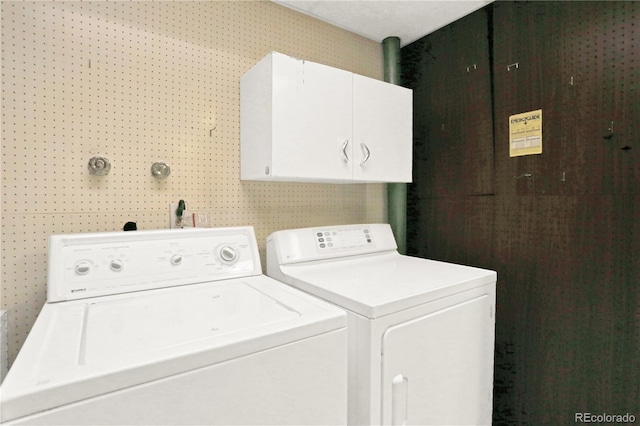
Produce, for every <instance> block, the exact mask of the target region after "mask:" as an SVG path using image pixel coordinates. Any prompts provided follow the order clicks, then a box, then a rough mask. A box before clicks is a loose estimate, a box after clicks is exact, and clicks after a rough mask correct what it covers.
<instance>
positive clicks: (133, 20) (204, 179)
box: [1, 1, 385, 362]
mask: <svg viewBox="0 0 640 426" xmlns="http://www.w3.org/2000/svg"><path fill="white" fill-rule="evenodd" d="M272 50H275V51H279V52H282V53H285V54H289V55H292V56H295V57H299V58H303V59H307V60H311V61H315V62H320V63H324V64H327V65H330V66H334V67H337V68H342V69H346V70H349V71H352V72H356V73H358V74H362V75H367V76H369V77H373V78H378V79H381V78H382V52H381V50H382V49H381V48H380V45H379V44H378V43H376V42H373V41H371V40H367V39H365V38H362V37H360V36H357V35H354V34H352V33H349V32H346V31H344V30H341V29H338V28H335V27H332V26H330V25H328V24H325V23H323V22H320V21H318V20H315V19H312V18H310V17H308V16H305V15H302V14H299V13H297V12H294V11H292V10H289V9H286V8H283V7H281V6H279V5H276V4H274V3H271V2H265V1H219V2H213V1H206V2H189V1H183V2H10V1H3V2H2V185H3V186H2V288H1V290H2V298H1V299H2V307H1V308H2V309H6V310H7V311H8V334H9V339H8V343H9V360H10V362H12V360H13V359H14V358H15V356H16V354H17V352H18V350H19V349H20V347H21V346H22V343H23V342H24V339H25V338H26V336H27V334H28V332H29V330H30V329H31V326H32V325H33V322H34V320H35V318H36V316H37V314H38V312H39V311H40V309H41V307H42V305H43V304H44V302H45V300H46V270H47V238H48V236H49V235H51V234H56V233H76V232H94V231H116V230H121V229H122V227H123V225H124V223H125V222H127V221H133V222H136V223H137V225H138V229H158V228H168V227H169V204H170V203H176V202H177V201H178V200H180V199H184V200H185V201H186V202H187V205H188V207H189V209H190V210H197V211H206V212H209V213H210V214H211V216H212V219H213V225H214V226H236V225H253V226H254V227H255V230H256V235H257V238H258V243H259V245H260V249H261V255H262V260H263V264H264V255H265V254H264V240H265V238H266V236H267V235H268V234H269V233H271V232H273V231H275V230H278V229H286V228H294V227H305V226H317V225H329V224H344V223H357V222H379V221H384V220H385V217H384V215H385V213H384V202H385V200H384V198H385V191H384V186H383V185H380V184H372V185H361V184H359V185H319V184H296V183H254V182H241V181H240V134H239V128H240V108H239V105H240V103H239V92H240V90H239V81H240V77H241V76H242V74H244V73H245V72H246V71H247V70H248V69H249V68H250V67H251V66H252V65H253V64H255V63H256V62H257V61H259V60H260V59H261V58H262V57H263V56H265V55H266V54H267V53H268V52H270V51H272ZM96 155H97V156H104V157H106V158H108V159H109V160H110V161H111V164H112V169H111V172H110V173H109V175H108V176H103V177H97V176H93V175H90V174H89V173H88V170H87V163H88V161H89V159H90V158H91V157H93V156H96ZM156 161H163V162H166V163H168V164H169V165H170V166H171V169H172V173H171V176H170V177H169V178H167V179H166V180H157V179H155V178H154V177H152V175H151V171H150V167H151V165H152V164H153V163H154V162H156Z"/></svg>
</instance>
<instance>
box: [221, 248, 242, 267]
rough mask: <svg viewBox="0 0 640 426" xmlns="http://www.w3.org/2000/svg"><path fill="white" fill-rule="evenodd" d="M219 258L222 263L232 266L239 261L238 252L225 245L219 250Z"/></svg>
mask: <svg viewBox="0 0 640 426" xmlns="http://www.w3.org/2000/svg"><path fill="white" fill-rule="evenodd" d="M218 256H219V257H220V260H221V261H222V263H225V264H227V265H232V264H234V263H236V262H237V261H238V251H237V250H236V249H235V248H234V247H233V246H230V245H223V246H221V247H220V248H219V249H218Z"/></svg>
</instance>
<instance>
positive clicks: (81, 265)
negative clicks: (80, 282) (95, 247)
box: [73, 260, 91, 275]
mask: <svg viewBox="0 0 640 426" xmlns="http://www.w3.org/2000/svg"><path fill="white" fill-rule="evenodd" d="M73 270H74V271H76V274H78V275H87V274H88V273H89V272H91V262H89V261H88V260H81V261H79V262H77V263H76V264H75V266H74V267H73Z"/></svg>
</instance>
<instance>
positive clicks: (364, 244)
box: [267, 224, 496, 425]
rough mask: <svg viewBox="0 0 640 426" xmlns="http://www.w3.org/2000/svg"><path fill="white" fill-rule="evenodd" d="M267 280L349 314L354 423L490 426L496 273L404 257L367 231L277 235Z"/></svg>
mask: <svg viewBox="0 0 640 426" xmlns="http://www.w3.org/2000/svg"><path fill="white" fill-rule="evenodd" d="M267 274H268V275H269V276H271V277H274V278H276V279H278V280H280V281H282V282H285V283H287V284H290V285H292V286H294V287H296V288H299V289H302V290H304V291H306V292H308V293H310V294H313V295H316V296H318V297H320V298H322V299H324V300H327V301H330V302H331V303H333V304H335V305H337V306H340V307H342V308H344V309H346V310H347V313H348V327H347V328H348V334H349V415H348V418H349V424H363V425H364V424H367V425H379V424H384V425H391V424H393V425H405V424H420V425H445V424H451V425H462V424H466V425H481V424H486V425H489V424H491V415H492V390H493V354H494V324H495V285H496V273H495V272H494V271H489V270H484V269H478V268H473V267H468V266H461V265H455V264H450V263H443V262H437V261H432V260H427V259H420V258H415V257H410V256H403V255H400V254H399V253H398V252H397V246H396V243H395V239H394V237H393V233H392V231H391V228H390V227H389V225H387V224H366V225H349V226H330V227H318V228H306V229H296V230H287V231H278V232H275V233H273V234H271V235H270V236H269V237H268V239H267Z"/></svg>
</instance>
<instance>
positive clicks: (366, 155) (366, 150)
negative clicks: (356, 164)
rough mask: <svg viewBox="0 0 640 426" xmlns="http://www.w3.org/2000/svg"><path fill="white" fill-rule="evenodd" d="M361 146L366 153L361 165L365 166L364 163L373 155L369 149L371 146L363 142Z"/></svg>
mask: <svg viewBox="0 0 640 426" xmlns="http://www.w3.org/2000/svg"><path fill="white" fill-rule="evenodd" d="M360 148H362V153H363V154H364V158H363V159H362V161H361V162H360V165H361V166H364V163H366V162H367V160H369V157H370V156H371V151H369V147H368V146H367V144H365V143H361V144H360Z"/></svg>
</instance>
